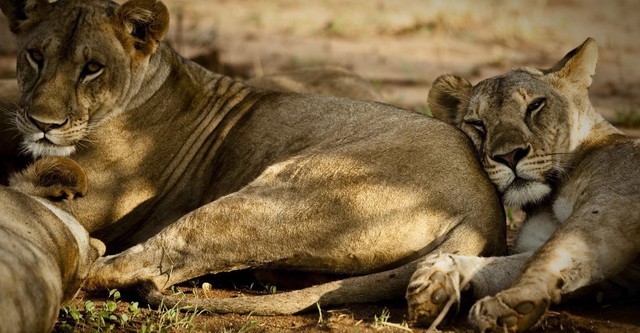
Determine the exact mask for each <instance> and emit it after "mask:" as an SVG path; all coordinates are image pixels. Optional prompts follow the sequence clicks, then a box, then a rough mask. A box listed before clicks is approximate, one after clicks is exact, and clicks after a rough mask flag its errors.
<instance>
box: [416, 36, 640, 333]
mask: <svg viewBox="0 0 640 333" xmlns="http://www.w3.org/2000/svg"><path fill="white" fill-rule="evenodd" d="M597 58H598V51H597V47H596V43H595V42H594V40H593V39H587V40H586V41H585V42H584V43H583V44H582V45H580V46H579V47H578V48H576V49H575V50H573V51H571V52H569V54H567V55H566V56H565V57H564V58H563V59H562V60H560V62H558V63H557V64H556V65H555V66H553V68H551V69H549V70H538V69H533V68H519V69H514V70H512V71H510V72H508V73H506V74H504V75H500V76H497V77H493V78H490V79H487V80H484V81H482V82H480V83H478V84H477V85H476V86H472V85H471V84H470V83H469V82H467V81H466V80H464V79H462V78H459V77H456V76H453V75H444V76H441V77H439V78H438V79H437V80H436V81H435V82H434V85H433V88H432V90H431V92H430V94H429V105H430V106H431V110H432V111H433V114H434V115H435V116H436V117H438V118H440V119H442V120H445V121H448V122H450V123H451V124H454V125H456V126H458V127H459V128H460V129H461V130H462V131H464V132H465V133H466V134H467V135H468V136H469V138H471V139H472V141H473V142H474V144H475V146H476V149H477V150H478V152H480V155H481V159H482V163H483V165H484V168H485V170H486V171H487V173H488V174H489V177H490V178H491V180H492V181H493V183H494V184H495V186H496V187H497V188H498V190H499V192H500V193H501V195H502V198H503V200H504V202H505V203H506V204H507V205H510V206H521V207H523V208H524V209H525V211H526V212H527V214H528V218H527V220H526V222H525V224H524V227H523V228H522V229H521V231H520V232H519V236H518V239H517V244H516V246H515V250H516V252H518V253H519V254H515V255H512V256H509V257H503V258H480V257H471V256H460V255H450V254H446V255H440V256H431V257H429V258H428V259H426V260H425V261H424V262H423V263H422V264H421V265H420V268H419V269H418V271H416V273H415V275H414V276H413V278H412V281H411V284H410V285H409V288H408V292H407V298H408V300H409V305H410V315H411V316H412V317H413V318H414V319H415V320H417V321H419V322H422V323H430V322H431V321H432V320H433V319H434V318H435V316H436V314H437V313H438V312H440V311H442V309H443V308H444V303H445V302H442V300H443V299H451V300H454V299H456V298H457V297H459V294H458V295H456V291H459V290H461V289H465V288H471V289H472V291H473V296H474V297H476V298H481V297H484V296H487V295H494V294H495V296H489V297H485V298H483V299H481V300H480V301H478V302H477V303H476V304H475V305H474V306H473V308H472V309H471V313H470V315H469V318H470V320H471V322H472V323H473V324H474V325H476V326H477V328H478V329H479V330H480V331H490V330H494V331H499V332H503V331H510V332H512V331H524V330H526V329H528V328H529V327H531V326H532V325H534V324H535V323H536V322H538V321H539V319H540V318H541V317H542V315H543V314H544V313H545V311H546V310H547V308H548V307H549V304H550V303H552V302H559V301H560V300H561V298H562V297H563V296H564V295H566V294H568V293H571V292H573V291H575V290H577V289H579V288H581V287H584V286H587V285H590V284H594V283H597V282H599V281H603V280H604V279H608V278H613V277H616V275H618V277H620V276H623V277H624V278H625V279H627V280H631V281H635V282H633V283H636V284H635V285H632V286H634V287H635V286H637V283H638V281H640V279H639V277H640V276H638V273H637V272H638V271H636V273H635V275H631V273H630V271H631V270H627V271H624V272H623V270H625V268H627V267H628V266H629V265H630V264H631V263H632V262H634V260H635V258H636V257H637V255H638V250H639V249H640V237H638V236H640V171H639V169H638V166H640V140H637V139H632V138H629V137H627V136H626V135H624V134H622V133H621V132H620V131H618V130H617V129H615V128H614V127H613V126H612V125H611V124H609V123H608V122H607V121H605V120H604V119H603V118H602V116H600V114H598V113H597V112H596V110H595V109H594V108H593V106H592V105H591V103H590V101H589V96H588V88H589V86H590V85H591V76H592V75H593V74H594V73H595V68H596V61H597ZM636 264H637V262H636V263H635V264H634V265H636ZM621 272H622V273H621ZM501 290H502V291H501ZM496 293H497V294H496ZM436 295H437V297H436ZM434 297H435V298H437V299H438V300H440V301H441V302H440V303H436V302H432V301H430V300H432V299H434Z"/></svg>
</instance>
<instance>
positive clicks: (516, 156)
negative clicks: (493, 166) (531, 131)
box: [491, 147, 531, 171]
mask: <svg viewBox="0 0 640 333" xmlns="http://www.w3.org/2000/svg"><path fill="white" fill-rule="evenodd" d="M529 150H531V148H529V147H526V148H516V149H514V150H512V151H510V152H508V153H506V154H502V155H493V156H492V157H491V158H492V159H493V160H494V161H496V162H498V163H502V164H504V165H506V166H508V167H509V168H510V169H511V170H514V171H515V169H516V165H518V162H520V161H521V160H522V159H523V158H525V157H526V156H527V155H529Z"/></svg>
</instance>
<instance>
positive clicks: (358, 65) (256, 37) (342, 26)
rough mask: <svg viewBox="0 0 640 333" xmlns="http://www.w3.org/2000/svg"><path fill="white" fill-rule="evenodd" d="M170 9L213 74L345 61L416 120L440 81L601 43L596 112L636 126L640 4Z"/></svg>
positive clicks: (277, 4)
mask: <svg viewBox="0 0 640 333" xmlns="http://www.w3.org/2000/svg"><path fill="white" fill-rule="evenodd" d="M163 1H164V3H165V4H166V5H167V6H168V7H169V10H170V12H171V29H170V32H169V35H168V37H167V38H168V40H169V42H170V43H171V44H172V45H173V46H174V47H175V48H176V49H177V50H178V51H179V52H181V53H182V54H183V55H185V56H187V57H190V58H195V59H196V60H197V61H198V62H200V63H201V64H203V65H204V66H206V67H208V68H210V69H212V70H215V71H218V72H222V73H225V74H228V75H231V76H234V77H237V78H240V79H245V78H249V77H253V76H259V75H263V74H268V73H274V72H279V71H283V70H287V69H292V68H298V67H306V66H318V65H338V66H342V67H346V68H349V69H352V70H354V71H356V72H357V73H358V74H360V75H361V76H363V77H365V78H367V79H369V80H370V81H372V82H373V83H374V85H375V87H376V88H377V89H379V90H380V92H381V93H382V95H383V97H384V98H385V99H386V100H387V101H388V102H389V103H392V104H397V105H400V106H403V107H407V108H411V109H413V110H416V111H419V112H428V108H427V106H426V96H427V93H428V90H429V87H430V84H431V82H432V81H433V80H434V79H435V78H436V77H437V76H438V75H440V74H444V73H456V74H459V75H462V76H464V77H466V78H468V79H469V80H470V81H471V82H472V83H476V82H478V81H479V80H481V79H482V78H486V77H488V76H491V75H495V74H499V73H502V72H505V71H506V70H508V69H510V68H513V67H519V66H525V65H526V66H534V67H541V68H546V67H550V66H552V65H553V64H554V63H555V62H556V61H557V60H559V59H560V58H562V56H564V54H565V53H566V52H568V51H569V50H571V49H572V48H574V47H575V46H577V45H579V44H580V43H582V42H583V41H584V40H585V39H586V38H587V37H594V38H595V39H596V41H597V42H598V45H599V46H600V60H599V65H598V69H597V74H596V77H595V79H594V84H593V86H592V88H591V94H592V101H593V103H594V105H596V107H597V108H598V110H599V111H600V112H601V113H603V114H604V115H605V116H606V117H607V118H608V119H609V120H611V121H613V122H614V123H616V124H617V125H618V126H623V127H640V94H639V92H640V37H639V34H640V19H638V13H640V2H639V1H634V0H617V1H599V0H556V1H545V0H528V1H510V0H484V1H476V0H457V1H449V0H431V1H429V0H368V1H364V0H163ZM121 2H122V1H121ZM0 20H4V18H2V19H0ZM0 26H1V30H0V78H11V77H14V76H15V73H14V70H15V60H14V58H13V57H14V52H15V46H14V44H13V39H12V37H11V35H10V33H9V32H8V31H7V28H6V22H4V21H3V22H0Z"/></svg>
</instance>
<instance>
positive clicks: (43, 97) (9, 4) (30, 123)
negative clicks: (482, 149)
mask: <svg viewBox="0 0 640 333" xmlns="http://www.w3.org/2000/svg"><path fill="white" fill-rule="evenodd" d="M0 5H2V9H3V12H5V14H8V15H9V18H10V21H11V23H12V27H13V30H14V32H16V33H17V37H18V38H17V40H18V45H19V50H20V51H19V56H18V78H19V82H20V84H21V86H22V87H23V96H22V104H23V105H24V109H22V110H21V111H19V112H17V115H16V116H17V117H16V120H17V121H16V123H17V125H18V128H19V129H20V130H21V132H22V133H23V136H24V140H23V145H24V146H25V148H26V149H28V150H29V151H30V152H31V153H32V154H34V155H59V154H70V156H71V157H72V158H73V159H74V160H76V161H77V162H78V163H79V164H81V165H82V166H83V168H84V169H85V170H86V172H87V174H88V177H89V179H90V180H91V185H92V187H91V191H90V192H89V193H88V194H87V196H85V197H83V198H80V199H78V200H75V201H74V203H73V204H72V205H73V211H74V213H76V215H77V217H78V219H79V220H80V221H81V222H82V223H83V224H84V225H85V226H86V227H87V228H88V229H89V230H90V231H91V233H92V235H95V236H97V237H99V238H101V239H103V240H105V241H106V243H107V247H108V249H109V252H111V253H115V252H117V251H120V250H124V251H123V252H121V253H119V254H115V255H111V256H107V257H104V258H101V259H99V260H98V261H97V262H96V264H95V266H94V267H95V269H94V271H93V273H92V275H91V276H90V278H89V280H88V281H87V284H86V287H87V288H88V289H93V290H105V288H126V287H131V286H132V285H136V284H139V283H142V284H146V285H147V286H148V285H151V288H152V289H155V288H166V287H168V286H171V285H173V284H175V283H178V282H180V281H184V280H187V279H191V278H194V277H197V276H200V275H204V274H208V273H217V272H224V271H231V270H237V269H243V268H249V267H261V268H278V269H285V270H295V271H302V272H323V273H330V274H347V275H360V274H369V273H374V272H380V271H384V270H387V269H394V268H398V267H400V268H398V269H399V270H400V271H397V272H396V273H393V274H387V275H378V277H377V279H378V280H375V279H376V277H374V279H373V280H366V279H364V280H358V278H355V279H356V280H355V281H357V282H356V283H355V284H356V285H357V286H359V288H360V290H361V291H360V292H357V293H355V294H354V293H350V292H349V290H346V289H348V288H344V286H346V285H354V283H351V282H348V283H345V284H340V285H338V286H337V287H336V288H333V289H332V290H326V289H325V291H326V292H322V293H319V294H316V295H314V296H312V297H313V299H312V300H311V304H316V302H320V303H321V304H327V305H328V304H338V303H349V302H358V301H376V300H380V299H388V298H398V297H401V296H402V294H403V293H404V290H405V288H406V285H407V283H408V280H409V277H410V275H411V273H412V272H413V269H414V268H415V264H414V263H413V262H414V261H415V260H416V259H418V258H420V257H422V256H424V255H425V254H427V253H429V252H431V251H442V252H454V251H455V252H459V253H464V254H470V255H491V254H502V253H504V251H505V250H506V244H505V225H504V215H503V212H502V208H501V206H500V204H499V200H498V197H497V195H496V193H495V190H494V188H493V185H492V184H491V183H490V181H489V180H488V179H487V176H486V174H485V173H484V172H483V170H482V168H481V166H480V164H479V163H478V161H477V160H476V156H475V154H474V153H473V151H472V146H471V145H470V143H469V141H468V139H467V138H465V137H464V136H463V135H462V134H461V133H460V132H459V131H457V130H456V129H454V128H453V127H452V126H450V125H448V124H445V123H443V122H440V121H437V120H435V119H431V118H427V117H424V116H422V115H419V114H416V113H413V112H410V111H407V110H401V109H398V108H395V107H392V106H389V105H385V104H381V103H376V102H371V101H353V100H348V99H343V98H335V97H327V96H320V95H300V94H295V93H287V92H284V93H282V92H273V91H267V90H262V89H255V88H252V87H250V86H248V85H246V84H243V83H240V82H237V81H234V80H232V79H230V78H228V77H224V76H221V75H217V74H213V73H211V72H208V71H206V70H205V69H203V68H202V67H200V66H198V65H196V64H194V63H192V62H189V61H187V60H185V59H184V58H182V57H180V56H179V55H177V54H176V53H175V51H173V50H172V49H171V48H170V47H169V46H168V45H166V44H164V43H162V42H158V41H159V40H161V39H162V37H163V35H164V33H165V32H166V29H167V26H168V22H167V21H168V13H167V11H166V8H165V7H164V5H162V3H160V2H156V1H151V0H132V1H129V2H126V3H124V4H123V5H122V6H118V5H117V4H115V3H112V2H109V1H103V0H91V1H72V0H69V1H58V2H55V3H51V4H49V3H47V2H46V1H38V2H37V3H36V4H34V6H33V7H29V8H25V7H23V6H22V3H21V2H19V1H15V2H13V1H9V0H4V1H3V2H0ZM141 13H153V15H150V16H149V15H147V16H145V15H142V16H140V15H139V14H141ZM25 17H26V18H27V19H26V20H24V18H25ZM141 17H142V19H141ZM74 22H81V23H80V24H78V25H76V24H75V23H74ZM51 26H56V27H57V28H56V29H51ZM60 27H66V29H60ZM72 28H73V29H75V30H73V33H72V34H70V33H69V32H70V31H68V30H70V29H72ZM69 38H72V39H73V40H68V39H69ZM45 41H46V42H45ZM70 46H74V48H70ZM45 64H55V65H52V66H47V65H45ZM39 77H43V78H46V79H42V80H40V79H38V78H39ZM379 274H383V273H379ZM365 278H366V277H365ZM350 281H354V280H350ZM363 281H364V282H363ZM371 281H381V282H382V283H381V288H380V289H379V290H377V292H371V290H370V289H371V288H370V285H371V284H370V283H371ZM362 290H364V292H363V291H362ZM327 294H332V295H333V296H334V297H330V295H329V296H328V295H327ZM336 295H337V296H336ZM328 298H330V299H332V301H331V302H329V303H324V300H325V299H328ZM308 300H309V299H307V301H308ZM239 302H240V303H242V302H243V300H239ZM286 304H289V303H286V302H284V303H278V302H276V303H269V304H268V305H269V306H270V307H266V308H261V309H262V310H263V312H262V313H275V312H295V311H300V310H302V309H304V308H306V307H307V305H308V304H309V303H306V304H307V305H304V306H300V307H290V308H286V309H283V308H280V307H281V306H283V305H286ZM214 310H216V309H215V308H214ZM236 310H237V311H239V312H252V311H253V309H252V308H251V307H250V306H249V307H244V308H242V309H240V308H234V310H233V311H236Z"/></svg>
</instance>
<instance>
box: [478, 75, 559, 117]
mask: <svg viewBox="0 0 640 333" xmlns="http://www.w3.org/2000/svg"><path fill="white" fill-rule="evenodd" d="M551 93H552V88H551V87H550V86H549V84H548V83H546V82H545V81H544V80H543V75H542V72H540V71H537V70H534V69H529V68H520V69H514V70H511V71H509V72H507V73H506V74H503V75H499V76H495V77H492V78H489V79H486V80H483V81H481V82H479V83H478V84H477V85H476V86H474V87H473V91H472V94H471V100H470V104H477V103H482V104H485V105H486V106H487V107H490V108H492V109H495V108H498V109H499V108H501V107H503V106H504V104H505V103H507V102H509V101H518V100H519V101H526V100H528V99H530V98H533V97H539V96H540V95H549V94H551Z"/></svg>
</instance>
